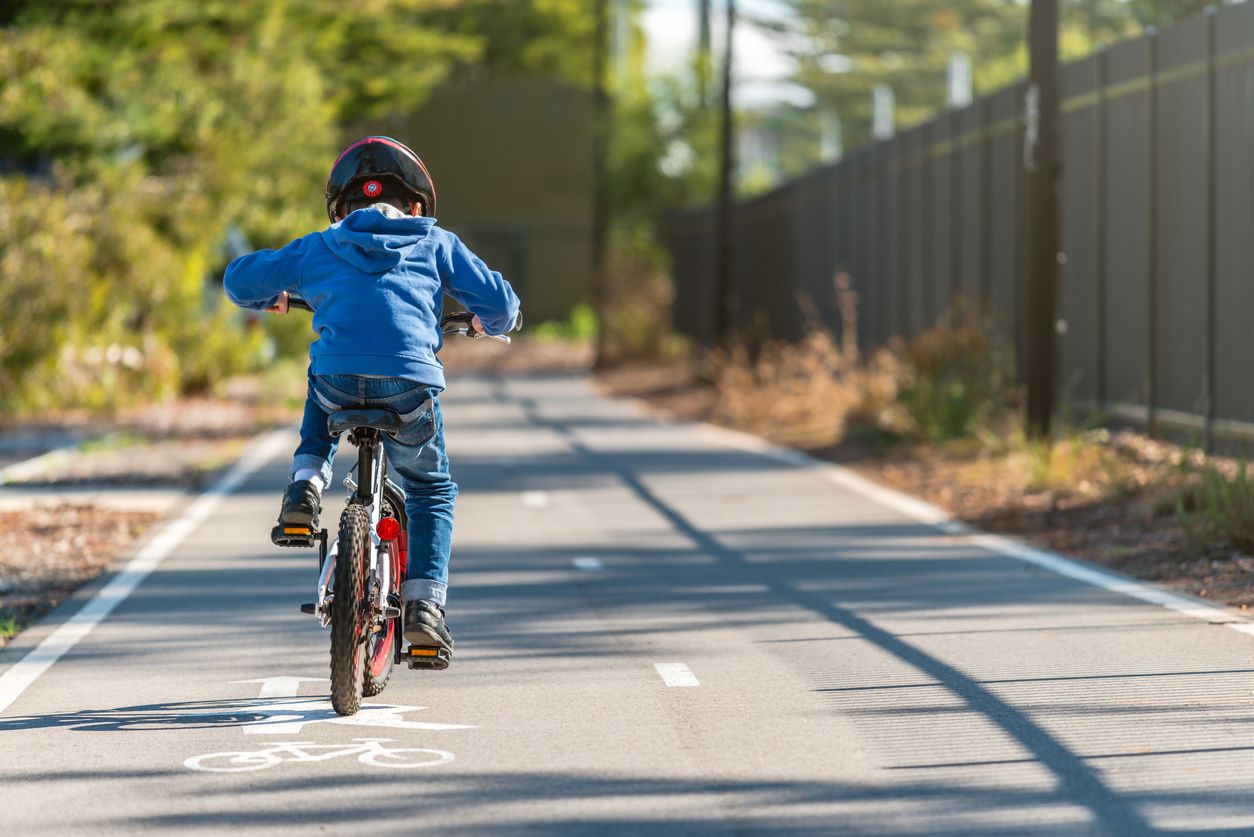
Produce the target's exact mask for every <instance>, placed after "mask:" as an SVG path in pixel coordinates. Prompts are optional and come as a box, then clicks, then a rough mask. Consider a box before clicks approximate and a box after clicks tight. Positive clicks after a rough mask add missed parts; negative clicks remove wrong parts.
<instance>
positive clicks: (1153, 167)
mask: <svg viewBox="0 0 1254 837" xmlns="http://www.w3.org/2000/svg"><path fill="white" fill-rule="evenodd" d="M1145 54H1146V55H1145V57H1146V65H1147V74H1146V85H1145V143H1146V154H1145V157H1146V174H1145V183H1146V190H1147V192H1146V198H1145V251H1146V264H1145V276H1146V283H1147V284H1146V294H1145V295H1146V298H1147V299H1148V304H1147V307H1148V311H1147V316H1146V318H1145V320H1146V323H1147V331H1148V334H1147V335H1146V337H1147V342H1146V355H1147V357H1146V362H1145V410H1146V412H1145V427H1146V431H1147V432H1148V433H1149V434H1150V435H1151V436H1153V435H1155V431H1156V430H1157V427H1156V415H1155V413H1156V412H1157V410H1156V402H1157V400H1158V393H1157V392H1155V386H1154V384H1155V382H1156V379H1157V374H1158V252H1157V250H1158V248H1157V247H1156V246H1155V239H1156V238H1157V237H1158V30H1156V29H1150V30H1148V31H1147V32H1146V35H1145Z"/></svg>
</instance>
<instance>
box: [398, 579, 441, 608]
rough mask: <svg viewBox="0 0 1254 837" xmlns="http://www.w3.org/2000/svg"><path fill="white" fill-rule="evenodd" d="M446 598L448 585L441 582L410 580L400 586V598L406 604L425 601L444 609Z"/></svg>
mask: <svg viewBox="0 0 1254 837" xmlns="http://www.w3.org/2000/svg"><path fill="white" fill-rule="evenodd" d="M447 596H448V585H447V584H445V583H444V582H442V581H432V580H431V579H429V578H411V579H408V580H406V581H405V583H403V584H402V585H401V598H402V599H404V600H405V601H407V602H414V601H418V600H419V599H425V600H426V601H429V602H435V603H436V604H438V605H439V606H440V607H444V600H445V598H447Z"/></svg>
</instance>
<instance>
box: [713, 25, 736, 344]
mask: <svg viewBox="0 0 1254 837" xmlns="http://www.w3.org/2000/svg"><path fill="white" fill-rule="evenodd" d="M735 33H736V0H727V43H726V45H725V47H724V49H723V106H722V111H723V124H722V136H721V140H722V142H721V154H720V156H719V177H718V223H717V225H716V227H715V233H716V241H717V243H716V245H715V246H716V247H717V248H718V252H717V253H716V254H715V258H714V342H715V344H716V345H719V346H722V345H724V344H726V343H727V341H728V339H729V338H730V337H731V327H732V322H731V321H732V310H733V307H734V305H735V299H734V297H733V291H732V271H733V267H734V264H735V258H736V240H735V230H734V229H733V227H734V219H733V218H732V209H733V207H732V201H733V199H734V197H735V196H734V194H733V186H734V176H735V171H736V160H735V144H734V142H733V133H734V129H735V126H734V125H733V119H732V118H733V113H732V41H733V39H734V38H735Z"/></svg>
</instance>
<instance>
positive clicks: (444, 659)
mask: <svg viewBox="0 0 1254 837" xmlns="http://www.w3.org/2000/svg"><path fill="white" fill-rule="evenodd" d="M405 658H406V659H407V660H408V661H409V667H410V668H411V669H426V670H428V671H443V670H444V669H446V668H448V664H449V663H451V662H452V661H453V655H452V654H450V653H449V650H448V649H447V648H439V647H431V646H424V645H411V646H409V650H408V651H406V652H405Z"/></svg>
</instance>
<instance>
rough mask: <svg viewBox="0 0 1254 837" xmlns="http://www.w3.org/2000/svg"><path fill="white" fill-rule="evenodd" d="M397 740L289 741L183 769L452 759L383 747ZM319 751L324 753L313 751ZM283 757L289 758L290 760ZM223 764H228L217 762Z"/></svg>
mask: <svg viewBox="0 0 1254 837" xmlns="http://www.w3.org/2000/svg"><path fill="white" fill-rule="evenodd" d="M395 740H396V739H395V738H354V739H353V741H357V742H360V743H359V744H357V745H352V744H315V743H314V742H312V741H290V742H284V743H281V744H275V745H274V746H273V747H266V748H265V749H262V750H254V751H252V752H243V751H241V752H227V753H206V754H205V755H203V756H192V757H191V758H188V759H186V760H185V761H184V762H183V766H184V767H186V768H187V769H189V770H201V771H204V772H206V773H245V772H248V771H251V770H266V769H269V768H271V767H276V766H278V765H280V764H282V763H284V762H311V761H327V760H328V759H334V758H339V757H340V756H354V755H355V756H357V761H359V762H361V763H362V764H368V765H370V766H371V767H387V768H391V769H393V770H408V769H410V768H414V767H434V766H435V765H437V764H444V763H445V762H448V761H452V760H453V754H452V753H450V752H447V751H446V750H427V749H424V748H421V747H400V748H397V749H395V750H392V749H388V748H387V747H384V746H382V744H383V742H384V741H395ZM318 750H322V751H325V752H320V753H319V752H312V751H318ZM417 753H422V754H424V755H425V756H426V758H423V759H421V760H418V759H414V760H412V761H411V760H410V759H411V758H413V757H414V755H415V754H417ZM284 756H290V758H285V757H284ZM389 759H390V760H389ZM223 761H224V762H225V763H221V764H218V763H215V762H223Z"/></svg>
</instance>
